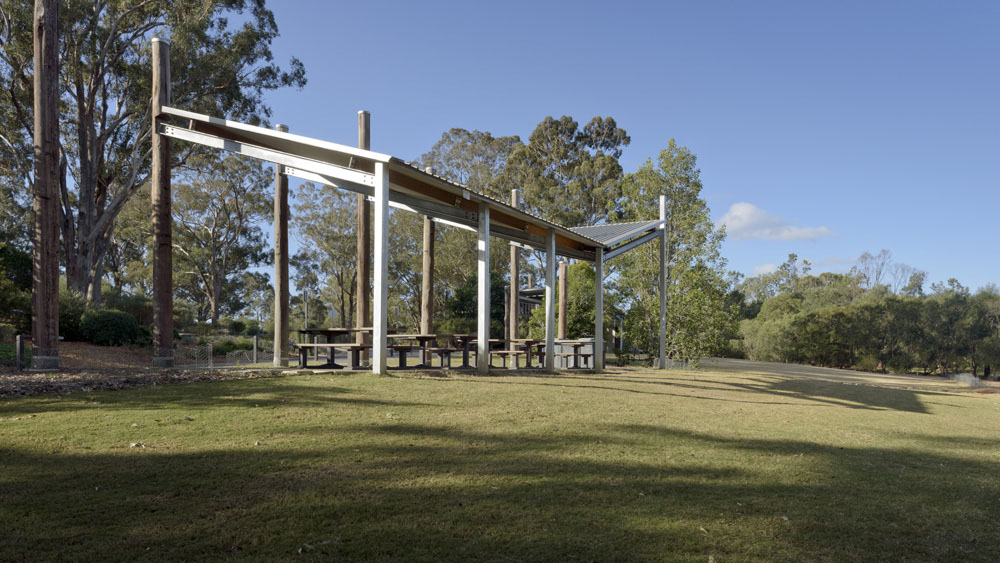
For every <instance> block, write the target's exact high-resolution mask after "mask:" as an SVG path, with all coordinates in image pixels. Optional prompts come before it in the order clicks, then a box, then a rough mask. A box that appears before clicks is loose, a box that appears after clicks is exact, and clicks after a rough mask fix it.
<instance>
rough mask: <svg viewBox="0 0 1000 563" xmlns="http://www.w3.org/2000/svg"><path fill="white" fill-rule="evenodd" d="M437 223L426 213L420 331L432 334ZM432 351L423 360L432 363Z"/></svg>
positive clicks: (428, 363)
mask: <svg viewBox="0 0 1000 563" xmlns="http://www.w3.org/2000/svg"><path fill="white" fill-rule="evenodd" d="M435 230H436V229H435V224H434V221H431V218H430V217H428V216H426V215H424V264H423V266H424V267H423V279H422V280H421V284H420V332H422V333H424V334H431V333H432V332H433V331H434V327H433V319H434V234H435ZM432 355H433V353H432V352H427V353H426V354H425V355H424V359H423V362H424V363H425V364H427V365H430V363H431V356H432Z"/></svg>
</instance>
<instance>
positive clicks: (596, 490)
mask: <svg viewBox="0 0 1000 563" xmlns="http://www.w3.org/2000/svg"><path fill="white" fill-rule="evenodd" d="M916 381H919V380H916ZM998 420H1000V395H997V394H981V393H973V392H970V391H968V390H963V388H961V387H959V386H957V385H954V386H951V385H937V386H933V387H930V386H928V387H924V386H921V385H919V383H916V384H914V385H913V386H910V387H906V386H895V387H876V386H869V385H858V384H854V383H848V382H840V381H832V380H823V379H816V378H812V377H806V376H795V375H782V374H769V373H763V372H762V373H757V372H752V371H710V370H707V369H706V370H696V371H669V372H655V371H648V370H642V369H627V370H623V369H612V370H609V371H608V372H607V373H605V374H585V373H577V374H572V375H558V376H554V377H549V376H545V375H543V374H537V373H535V374H527V375H517V376H494V377H489V378H481V377H475V376H473V375H471V374H454V373H453V374H451V376H450V377H447V378H417V377H376V376H373V375H371V374H368V373H346V374H339V373H338V374H312V375H296V376H289V377H283V378H276V379H257V380H240V381H220V382H213V383H201V384H189V385H177V386H169V387H146V388H141V389H133V390H128V391H115V392H101V393H74V394H70V395H64V396H43V397H34V398H19V399H0V560H3V561H10V560H14V561H19V560H37V561H52V560H73V561H79V560H123V561H126V560H127V561H135V560H140V559H150V560H219V559H229V558H231V559H250V560H260V561H271V560H288V559H295V560H304V561H310V560H329V559H344V560H359V559H377V560H404V559H405V560H424V561H439V560H452V561H477V560H516V561H520V560H547V561H569V560H584V561H612V560H667V561H701V562H706V561H709V560H710V558H711V560H714V561H717V562H720V563H722V562H724V561H750V560H770V561H845V560H867V561H997V560H1000V480H998V478H1000V430H998V428H1000V426H998Z"/></svg>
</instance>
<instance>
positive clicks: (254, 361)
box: [253, 334, 260, 365]
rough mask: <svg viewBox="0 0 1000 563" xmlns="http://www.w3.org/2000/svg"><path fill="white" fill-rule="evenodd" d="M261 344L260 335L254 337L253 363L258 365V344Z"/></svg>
mask: <svg viewBox="0 0 1000 563" xmlns="http://www.w3.org/2000/svg"><path fill="white" fill-rule="evenodd" d="M258 342H260V335H259V334H255V335H253V363H254V364H255V365H256V364H257V344H258Z"/></svg>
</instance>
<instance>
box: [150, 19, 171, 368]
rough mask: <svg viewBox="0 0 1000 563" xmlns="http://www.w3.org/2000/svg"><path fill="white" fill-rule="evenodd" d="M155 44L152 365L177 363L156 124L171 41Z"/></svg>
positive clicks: (163, 151) (167, 217)
mask: <svg viewBox="0 0 1000 563" xmlns="http://www.w3.org/2000/svg"><path fill="white" fill-rule="evenodd" d="M152 48H153V99H152V104H153V111H152V114H153V123H152V127H153V131H152V137H153V167H152V172H151V174H150V184H151V187H152V189H151V191H150V197H151V198H152V204H153V217H152V220H153V365H154V366H156V367H171V366H173V365H174V281H173V262H174V249H173V223H172V218H171V212H170V207H171V193H170V139H169V138H168V137H166V136H165V135H162V134H160V133H159V131H158V129H157V127H158V125H159V121H160V119H161V113H162V111H163V106H165V105H168V104H169V103H170V43H167V42H166V41H164V40H162V39H160V38H158V37H154V38H153V41H152Z"/></svg>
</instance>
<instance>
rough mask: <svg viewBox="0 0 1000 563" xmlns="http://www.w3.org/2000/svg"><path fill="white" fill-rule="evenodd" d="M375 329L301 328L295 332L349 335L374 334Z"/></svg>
mask: <svg viewBox="0 0 1000 563" xmlns="http://www.w3.org/2000/svg"><path fill="white" fill-rule="evenodd" d="M373 330H374V329H373V328H372V327H369V326H363V327H328V328H299V329H296V330H295V332H298V333H301V334H334V335H341V334H348V333H351V332H372V331H373Z"/></svg>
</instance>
